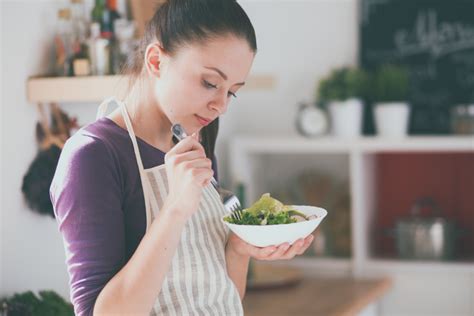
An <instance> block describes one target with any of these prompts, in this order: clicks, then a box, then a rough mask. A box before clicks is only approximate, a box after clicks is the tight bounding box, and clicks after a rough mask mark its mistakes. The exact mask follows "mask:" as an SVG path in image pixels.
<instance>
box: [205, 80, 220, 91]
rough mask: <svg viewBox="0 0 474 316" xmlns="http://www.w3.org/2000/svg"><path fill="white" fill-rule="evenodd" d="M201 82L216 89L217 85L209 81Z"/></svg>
mask: <svg viewBox="0 0 474 316" xmlns="http://www.w3.org/2000/svg"><path fill="white" fill-rule="evenodd" d="M203 84H204V86H205V87H206V88H212V89H217V85H215V84H212V83H210V82H209V81H206V80H203Z"/></svg>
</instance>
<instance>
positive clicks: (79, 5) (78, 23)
mask: <svg viewBox="0 0 474 316" xmlns="http://www.w3.org/2000/svg"><path fill="white" fill-rule="evenodd" d="M71 12H72V25H73V29H74V35H75V40H77V41H79V42H81V43H85V42H86V40H87V36H88V34H87V33H88V21H87V17H86V12H85V7H84V1H83V0H71Z"/></svg>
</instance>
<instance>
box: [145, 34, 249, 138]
mask: <svg viewBox="0 0 474 316" xmlns="http://www.w3.org/2000/svg"><path fill="white" fill-rule="evenodd" d="M254 56H255V54H254V52H253V51H252V50H251V49H250V47H249V45H248V44H247V42H246V41H245V40H243V39H240V38H237V37H233V36H228V37H218V38H215V39H212V40H209V41H207V42H206V44H205V45H197V44H193V45H190V46H183V47H181V48H179V49H178V51H177V52H176V53H175V54H174V55H173V56H172V57H171V56H169V55H166V54H162V55H161V57H160V70H159V75H157V76H155V78H156V79H155V83H154V96H155V97H156V100H157V103H158V104H159V106H160V108H161V110H162V111H163V113H164V114H165V116H166V117H167V118H168V120H169V121H170V123H171V124H174V123H180V124H181V125H183V127H184V129H185V130H186V131H187V132H188V133H190V134H192V133H195V132H197V131H199V130H200V129H202V128H203V127H204V126H206V125H208V124H209V123H210V122H212V121H213V120H215V119H216V118H217V117H219V116H220V115H222V114H224V113H225V112H226V111H227V106H228V105H229V102H230V101H231V100H232V98H234V97H235V96H236V95H237V92H238V90H239V89H240V88H241V87H242V86H243V85H244V84H245V80H246V78H247V75H248V73H249V71H250V67H251V65H252V62H253V59H254Z"/></svg>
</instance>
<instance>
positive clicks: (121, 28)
mask: <svg viewBox="0 0 474 316" xmlns="http://www.w3.org/2000/svg"><path fill="white" fill-rule="evenodd" d="M114 25H115V26H114V30H115V38H116V41H117V43H116V44H118V45H116V47H115V54H114V59H113V63H112V69H113V73H115V74H118V73H120V71H121V67H122V66H123V64H124V63H125V62H126V59H127V56H129V54H131V53H132V51H133V49H134V44H135V42H134V35H135V24H134V23H133V22H132V21H128V20H126V19H117V20H115V23H114Z"/></svg>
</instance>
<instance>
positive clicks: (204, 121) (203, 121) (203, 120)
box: [196, 115, 211, 126]
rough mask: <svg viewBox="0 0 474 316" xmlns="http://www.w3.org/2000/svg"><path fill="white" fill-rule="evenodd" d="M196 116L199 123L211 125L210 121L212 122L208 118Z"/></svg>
mask: <svg viewBox="0 0 474 316" xmlns="http://www.w3.org/2000/svg"><path fill="white" fill-rule="evenodd" d="M196 118H197V119H198V121H199V123H200V124H201V125H203V126H207V125H209V123H211V121H210V120H207V119H205V118H203V117H200V116H199V115H196Z"/></svg>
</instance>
